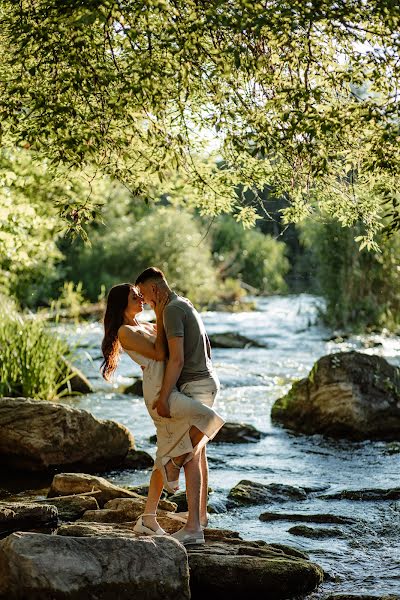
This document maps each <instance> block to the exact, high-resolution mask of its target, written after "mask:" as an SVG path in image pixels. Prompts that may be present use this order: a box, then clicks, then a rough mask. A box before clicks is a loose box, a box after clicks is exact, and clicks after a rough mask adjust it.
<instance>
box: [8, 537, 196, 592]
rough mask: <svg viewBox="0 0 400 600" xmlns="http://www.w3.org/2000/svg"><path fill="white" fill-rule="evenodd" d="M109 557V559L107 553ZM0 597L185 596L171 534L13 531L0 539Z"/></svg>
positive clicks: (180, 558)
mask: <svg viewBox="0 0 400 600" xmlns="http://www.w3.org/2000/svg"><path fill="white" fill-rule="evenodd" d="M111 557H112V559H111ZM0 573H1V575H2V576H1V577H0V598H1V600H26V599H27V598H29V600H53V599H54V598H57V600H64V599H65V600H67V599H68V600H82V598H85V600H86V599H88V600H110V598H118V600H132V598H148V599H150V598H151V599H152V600H189V598H190V591H189V569H188V562H187V555H186V551H185V549H184V548H183V546H181V545H180V544H179V543H178V542H176V541H175V540H174V539H173V538H169V537H165V536H164V537H163V536H157V537H152V538H150V537H148V538H146V537H138V538H130V537H118V536H108V537H107V536H104V537H96V536H93V537H69V536H61V535H44V534H40V533H13V534H11V535H10V536H8V537H7V538H5V539H4V540H3V541H1V542H0Z"/></svg>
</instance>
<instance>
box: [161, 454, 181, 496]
mask: <svg viewBox="0 0 400 600" xmlns="http://www.w3.org/2000/svg"><path fill="white" fill-rule="evenodd" d="M169 461H171V462H172V464H173V465H174V467H175V468H176V469H179V470H180V469H181V465H177V464H176V462H175V461H174V459H173V458H170V459H169ZM169 461H168V462H169ZM166 464H168V463H166ZM160 473H161V475H162V478H163V484H164V487H165V489H166V490H167V492H169V493H170V494H175V492H177V491H178V490H179V479H177V480H176V481H168V477H167V471H166V470H165V466H164V465H163V464H161V467H160Z"/></svg>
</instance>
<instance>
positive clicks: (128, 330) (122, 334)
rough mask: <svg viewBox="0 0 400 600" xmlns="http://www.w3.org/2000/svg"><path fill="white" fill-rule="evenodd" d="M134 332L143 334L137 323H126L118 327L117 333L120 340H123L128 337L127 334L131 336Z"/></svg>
mask: <svg viewBox="0 0 400 600" xmlns="http://www.w3.org/2000/svg"><path fill="white" fill-rule="evenodd" d="M132 333H134V334H135V333H136V334H141V333H142V332H141V331H140V329H139V328H138V326H137V325H126V324H125V323H124V324H122V325H121V326H120V328H119V329H118V332H117V335H118V338H119V340H120V341H121V338H126V337H127V336H131V335H132Z"/></svg>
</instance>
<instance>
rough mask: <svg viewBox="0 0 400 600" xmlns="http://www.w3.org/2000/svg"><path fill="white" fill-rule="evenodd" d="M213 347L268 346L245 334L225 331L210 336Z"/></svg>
mask: <svg viewBox="0 0 400 600" xmlns="http://www.w3.org/2000/svg"><path fill="white" fill-rule="evenodd" d="M208 337H209V339H210V343H211V346H212V348H266V347H267V346H266V345H265V344H260V343H259V342H256V341H255V340H251V339H250V338H248V337H245V336H244V335H240V334H239V333H234V332H232V331H226V332H224V333H213V334H211V335H209V336H208Z"/></svg>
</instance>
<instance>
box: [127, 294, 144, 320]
mask: <svg viewBox="0 0 400 600" xmlns="http://www.w3.org/2000/svg"><path fill="white" fill-rule="evenodd" d="M142 310H143V296H142V295H141V293H140V292H139V290H136V289H135V288H131V289H130V290H129V294H128V304H127V306H126V309H125V316H127V317H128V318H129V317H133V316H135V315H137V314H138V313H140V312H142Z"/></svg>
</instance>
